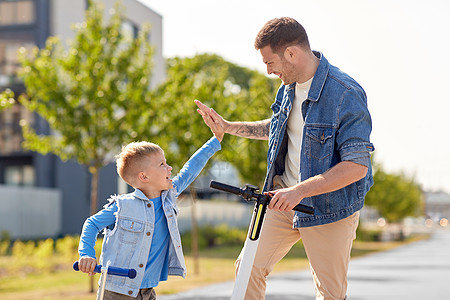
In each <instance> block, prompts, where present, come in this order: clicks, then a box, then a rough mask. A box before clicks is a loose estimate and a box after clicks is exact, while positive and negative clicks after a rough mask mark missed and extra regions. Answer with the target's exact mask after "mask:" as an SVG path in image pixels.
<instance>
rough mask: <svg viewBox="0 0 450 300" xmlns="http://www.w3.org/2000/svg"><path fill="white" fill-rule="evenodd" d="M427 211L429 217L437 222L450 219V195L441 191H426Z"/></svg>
mask: <svg viewBox="0 0 450 300" xmlns="http://www.w3.org/2000/svg"><path fill="white" fill-rule="evenodd" d="M425 212H426V216H427V218H430V219H431V220H433V221H434V222H436V223H439V222H440V221H441V220H442V219H447V220H449V219H450V195H449V194H447V193H445V192H442V191H439V192H425Z"/></svg>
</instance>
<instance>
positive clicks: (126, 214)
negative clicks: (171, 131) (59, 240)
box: [79, 137, 221, 297]
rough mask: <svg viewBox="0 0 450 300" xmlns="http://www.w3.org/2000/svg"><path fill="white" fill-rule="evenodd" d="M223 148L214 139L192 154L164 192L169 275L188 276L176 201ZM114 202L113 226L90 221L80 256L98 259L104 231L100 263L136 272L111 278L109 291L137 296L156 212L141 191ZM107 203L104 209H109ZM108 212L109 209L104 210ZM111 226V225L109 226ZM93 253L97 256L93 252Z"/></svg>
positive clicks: (108, 283)
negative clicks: (131, 276)
mask: <svg viewBox="0 0 450 300" xmlns="http://www.w3.org/2000/svg"><path fill="white" fill-rule="evenodd" d="M220 149H221V146H220V142H219V141H218V140H217V139H216V138H214V137H213V138H211V139H210V140H209V141H208V142H206V143H205V144H204V145H203V147H202V148H200V149H199V150H197V152H195V153H194V155H192V157H191V158H190V159H189V160H188V162H186V164H185V165H184V166H183V168H182V169H181V171H180V172H179V173H178V174H177V176H176V177H175V178H174V179H173V186H174V188H173V189H170V190H166V191H163V192H162V193H161V201H162V206H163V210H164V214H165V217H166V219H167V226H168V228H169V232H170V245H169V275H178V276H183V277H185V276H186V265H185V262H184V256H183V250H182V247H181V238H180V233H179V231H178V223H177V218H176V215H177V213H178V207H177V205H176V198H177V197H178V196H179V195H180V194H181V192H183V190H185V189H186V188H187V187H188V186H189V184H191V183H192V182H193V181H194V179H195V178H196V177H197V176H198V174H199V173H200V171H201V170H202V169H203V167H204V166H205V165H206V163H207V162H208V160H209V158H210V157H211V156H212V155H214V153H215V152H216V151H218V150H220ZM110 201H111V203H112V202H114V203H115V204H116V205H117V208H118V209H117V212H116V213H115V223H114V224H98V222H96V218H95V216H96V215H94V216H92V217H90V218H88V219H87V220H86V222H85V224H84V226H83V231H82V234H81V238H80V246H79V253H80V256H83V255H88V256H90V257H95V252H94V250H93V247H94V245H95V241H96V238H97V234H98V232H99V230H101V229H103V228H105V227H106V229H105V238H104V240H103V245H102V254H101V257H100V263H101V264H102V265H106V264H107V263H110V265H111V266H114V267H119V268H127V269H131V268H132V269H135V270H136V271H137V276H136V278H134V279H129V278H127V277H119V276H108V277H107V281H106V287H105V289H106V290H109V291H112V292H116V293H120V294H124V295H128V296H131V297H136V295H137V294H138V292H139V289H140V287H141V282H142V279H143V277H144V270H145V266H146V263H147V260H148V255H149V252H150V246H151V243H152V238H153V231H154V224H155V213H154V210H153V206H152V205H150V207H149V206H148V204H151V202H150V201H149V199H148V198H147V197H146V196H145V195H144V194H143V193H142V192H141V191H140V190H138V189H136V190H135V191H134V192H133V193H130V194H124V195H118V196H112V197H111V198H110ZM109 205H110V204H107V205H106V206H105V207H107V206H109ZM105 209H106V208H105ZM108 225H112V226H108ZM93 252H94V255H92V253H93Z"/></svg>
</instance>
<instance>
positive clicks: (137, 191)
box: [132, 189, 148, 200]
mask: <svg viewBox="0 0 450 300" xmlns="http://www.w3.org/2000/svg"><path fill="white" fill-rule="evenodd" d="M132 195H133V196H134V197H136V198H139V199H141V200H148V198H147V196H145V195H144V193H143V192H142V191H141V190H140V189H135V190H134V192H133V193H132Z"/></svg>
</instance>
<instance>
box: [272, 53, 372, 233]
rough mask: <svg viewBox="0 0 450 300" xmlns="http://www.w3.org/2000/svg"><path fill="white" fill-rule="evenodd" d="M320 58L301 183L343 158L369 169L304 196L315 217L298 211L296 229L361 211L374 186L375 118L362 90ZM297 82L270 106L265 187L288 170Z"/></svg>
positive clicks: (306, 110) (307, 109)
mask: <svg viewBox="0 0 450 300" xmlns="http://www.w3.org/2000/svg"><path fill="white" fill-rule="evenodd" d="M314 54H315V55H316V56H317V57H318V58H319V59H320V63H319V66H318V68H317V70H316V73H315V75H314V79H313V81H312V84H311V88H310V90H309V93H308V98H307V99H306V100H305V101H304V102H303V104H302V114H303V118H304V121H305V124H304V127H303V140H302V147H301V153H300V174H299V181H303V180H306V179H308V178H310V177H312V176H315V175H318V174H322V173H324V172H326V171H327V170H328V169H330V168H332V167H333V166H335V165H336V164H338V163H339V162H342V161H352V162H355V163H357V164H361V165H364V166H367V167H368V172H367V175H366V177H365V178H363V179H361V180H359V181H357V182H355V183H352V184H350V185H348V186H347V187H344V188H342V189H340V190H338V191H335V192H331V193H326V194H322V195H318V196H314V197H309V198H305V199H303V200H302V202H301V203H302V204H305V205H312V206H314V209H315V215H314V216H310V215H307V214H304V213H299V212H297V213H296V215H295V217H294V227H309V226H315V225H322V224H328V223H332V222H336V221H339V220H341V219H344V218H346V217H348V216H350V215H352V214H353V213H354V212H356V211H358V210H360V209H361V208H362V207H363V205H364V197H365V195H366V193H367V192H368V191H369V189H370V187H371V186H372V184H373V177H372V166H371V162H370V152H371V151H373V150H374V147H373V145H372V143H370V132H371V130H372V120H371V117H370V113H369V111H368V108H367V98H366V94H365V92H364V90H363V88H362V87H361V86H360V85H359V84H358V83H357V82H356V81H355V80H354V79H352V78H351V77H349V76H348V75H347V74H345V73H343V72H342V71H341V70H339V69H338V68H336V67H334V66H332V65H331V64H329V62H328V61H327V59H326V58H325V57H324V56H323V55H322V53H320V52H314ZM294 96H295V83H293V84H291V85H289V86H284V85H282V86H281V87H280V88H279V90H278V92H277V95H276V97H275V102H274V103H273V104H272V106H271V108H272V111H273V115H272V118H271V123H270V134H269V150H268V154H267V163H268V166H267V175H266V179H265V184H264V191H268V190H271V189H272V180H273V177H274V176H275V175H281V174H283V171H284V159H285V156H286V152H287V134H286V124H287V119H288V117H289V112H290V110H291V107H292V101H293V100H294Z"/></svg>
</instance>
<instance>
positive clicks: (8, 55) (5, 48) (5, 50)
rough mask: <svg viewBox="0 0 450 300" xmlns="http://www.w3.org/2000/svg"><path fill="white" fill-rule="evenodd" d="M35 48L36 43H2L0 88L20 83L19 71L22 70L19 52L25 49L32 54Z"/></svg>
mask: <svg viewBox="0 0 450 300" xmlns="http://www.w3.org/2000/svg"><path fill="white" fill-rule="evenodd" d="M34 46H35V45H34V43H31V42H19V41H13V40H2V41H0V87H7V86H10V85H12V84H16V83H19V82H20V81H19V80H18V78H17V70H18V69H19V68H20V62H19V59H18V50H19V49H20V48H21V47H24V48H25V49H27V51H28V53H31V50H32V49H33V47H34Z"/></svg>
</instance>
